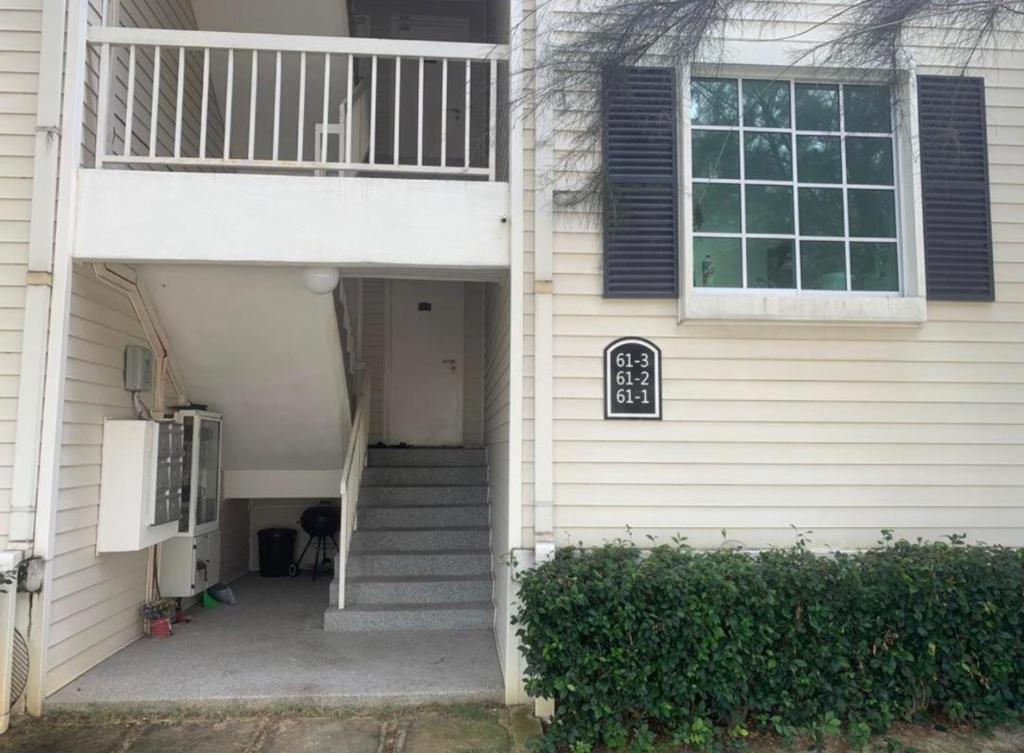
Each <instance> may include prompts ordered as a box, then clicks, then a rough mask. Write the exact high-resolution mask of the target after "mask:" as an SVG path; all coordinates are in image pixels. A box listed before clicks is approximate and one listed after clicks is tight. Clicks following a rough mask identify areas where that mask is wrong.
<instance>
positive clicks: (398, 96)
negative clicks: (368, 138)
mask: <svg viewBox="0 0 1024 753" xmlns="http://www.w3.org/2000/svg"><path fill="white" fill-rule="evenodd" d="M401 111H402V58H399V57H396V58H395V123H394V130H395V151H394V154H393V155H392V156H393V157H394V160H393V161H394V163H395V164H396V165H397V164H398V137H399V135H400V133H401V132H400V130H399V125H400V123H399V115H400V114H401Z"/></svg>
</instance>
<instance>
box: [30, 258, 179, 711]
mask: <svg viewBox="0 0 1024 753" xmlns="http://www.w3.org/2000/svg"><path fill="white" fill-rule="evenodd" d="M127 345H142V346H145V347H150V345H149V343H148V341H147V339H146V336H145V333H144V331H143V329H142V325H141V324H140V323H139V319H138V317H137V316H136V313H135V310H134V308H133V307H132V304H131V301H130V300H129V299H128V297H127V296H125V295H124V294H123V293H121V292H120V291H118V290H115V289H113V288H111V287H109V286H107V285H106V284H104V283H102V282H100V281H99V280H97V279H96V277H95V275H94V274H93V269H92V266H91V265H88V264H76V265H75V268H74V277H73V281H72V289H71V323H70V329H69V344H68V365H67V381H66V387H65V390H66V392H65V405H64V428H63V433H62V445H61V468H60V483H59V487H58V488H59V491H58V496H57V528H56V547H55V550H54V552H55V554H54V560H53V587H52V590H51V593H50V599H51V600H52V602H51V603H52V607H51V613H50V631H49V641H48V652H47V666H48V674H47V682H46V688H47V692H48V693H51V692H54V691H56V690H57V689H58V688H60V687H61V686H63V685H65V684H66V683H68V682H70V681H71V680H73V679H74V678H75V677H77V676H78V675H80V674H81V673H82V672H84V671H86V670H87V669H89V668H90V667H92V666H94V665H95V664H96V663H97V662H99V661H101V660H103V659H105V658H106V657H107V656H109V655H111V654H112V653H114V652H115V651H117V650H119V649H121V648H123V647H124V646H126V645H127V644H129V643H131V642H132V641H133V640H135V639H136V638H138V637H140V636H141V635H142V617H141V615H140V614H139V607H140V605H141V604H142V603H143V601H145V598H146V573H147V557H148V552H147V551H146V550H144V551H141V552H128V553H117V554H103V555H97V554H96V524H97V520H98V515H99V502H100V455H101V450H102V444H103V421H104V419H105V418H131V417H133V416H134V415H135V411H134V409H133V408H132V400H131V395H130V393H128V392H126V391H125V389H124V380H123V369H124V348H125V347H126V346H127ZM172 395H173V392H172V393H169V395H168V397H169V399H173V397H172ZM143 400H144V401H145V402H146V404H147V405H153V395H152V394H148V395H144V396H143Z"/></svg>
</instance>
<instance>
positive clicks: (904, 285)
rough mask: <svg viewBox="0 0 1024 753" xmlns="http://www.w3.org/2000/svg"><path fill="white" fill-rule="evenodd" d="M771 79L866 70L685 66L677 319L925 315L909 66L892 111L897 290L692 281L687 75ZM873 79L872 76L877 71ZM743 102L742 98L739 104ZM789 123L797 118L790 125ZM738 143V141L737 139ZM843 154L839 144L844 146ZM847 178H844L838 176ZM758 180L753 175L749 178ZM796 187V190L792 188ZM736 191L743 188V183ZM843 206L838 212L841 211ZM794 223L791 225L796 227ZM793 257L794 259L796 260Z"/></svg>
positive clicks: (853, 80)
mask: <svg viewBox="0 0 1024 753" xmlns="http://www.w3.org/2000/svg"><path fill="white" fill-rule="evenodd" d="M691 76H693V77H708V78H730V79H743V78H746V79H772V78H776V77H777V78H779V79H780V80H785V81H793V80H795V81H797V82H818V81H820V82H822V83H850V84H859V83H870V82H871V80H872V77H871V76H870V74H866V73H864V72H859V71H858V72H855V73H852V74H851V73H849V72H846V74H845V75H844V72H842V71H836V70H823V69H816V68H796V67H792V68H787V67H781V66H750V65H713V66H707V65H699V64H695V65H694V66H692V67H690V68H687V69H685V70H684V71H683V72H682V75H680V76H679V77H678V81H679V87H680V91H679V96H678V102H679V122H680V123H681V124H682V128H680V129H679V134H680V135H679V138H680V139H681V144H680V146H681V149H682V155H683V159H682V161H681V164H680V166H679V170H680V173H681V175H682V180H681V181H680V191H681V194H680V197H679V205H680V208H681V212H680V218H681V222H682V228H681V229H682V232H681V233H680V239H681V248H680V255H681V256H682V260H681V261H682V263H681V264H680V265H679V269H680V274H681V277H682V279H681V280H680V281H679V282H680V285H679V289H680V290H681V291H682V294H681V295H680V297H679V320H680V321H684V320H698V321H699V320H706V321H811V322H850V323H870V324H920V323H922V322H924V321H925V320H926V318H927V303H926V300H925V280H924V242H923V239H924V233H923V219H922V215H921V175H920V160H919V159H918V154H919V151H918V149H917V143H918V134H917V88H916V85H915V76H914V75H913V71H910V70H908V71H904V72H903V73H902V74H901V76H900V82H899V84H898V85H899V86H900V91H899V92H898V95H899V96H898V99H899V101H900V102H901V106H900V107H899V108H897V111H896V112H894V113H893V136H894V139H893V141H894V152H893V162H894V165H893V172H894V178H895V184H896V186H895V188H896V217H897V233H896V235H897V238H898V242H897V253H898V256H899V267H900V269H899V274H900V292H899V293H893V292H875V291H831V290H781V289H770V288H768V289H765V288H748V289H743V290H741V289H736V288H701V287H696V286H695V285H694V284H693V275H694V265H695V262H694V259H693V245H694V244H693V236H694V233H693V205H692V201H693V185H694V181H693V163H692V155H691V153H690V140H691V134H692V128H691V124H690V79H691ZM875 80H878V79H877V77H875ZM740 106H741V107H742V103H740ZM793 125H794V126H795V124H793ZM740 147H741V149H742V144H741V145H740ZM844 153H845V149H844ZM843 179H844V181H845V179H846V176H845V175H844V176H843ZM755 182H758V181H755ZM795 190H796V189H795V187H794V191H795ZM741 192H742V189H741ZM846 211H847V210H846V208H845V207H844V214H845V212H846ZM797 230H798V229H797V228H794V231H797ZM797 263H799V262H797Z"/></svg>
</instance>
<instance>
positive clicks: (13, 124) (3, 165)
mask: <svg viewBox="0 0 1024 753" xmlns="http://www.w3.org/2000/svg"><path fill="white" fill-rule="evenodd" d="M41 21H42V0H3V2H0V547H3V546H6V544H7V515H8V511H9V510H10V504H11V476H12V465H13V462H14V432H15V422H16V419H17V413H18V384H19V379H18V376H19V373H20V366H21V345H22V328H23V325H24V306H25V270H26V265H27V262H28V244H29V224H30V223H29V219H30V216H31V204H32V172H33V165H32V160H33V156H34V153H35V149H34V141H35V126H36V93H37V90H38V73H39V44H40V28H41Z"/></svg>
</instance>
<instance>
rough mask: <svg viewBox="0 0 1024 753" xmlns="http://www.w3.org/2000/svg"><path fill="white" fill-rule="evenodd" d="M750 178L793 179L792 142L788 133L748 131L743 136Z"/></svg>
mask: <svg viewBox="0 0 1024 753" xmlns="http://www.w3.org/2000/svg"><path fill="white" fill-rule="evenodd" d="M743 140H744V149H745V150H746V154H745V155H744V159H745V167H746V171H747V174H746V177H747V179H749V180H793V156H792V154H791V153H790V152H791V151H792V143H791V140H790V136H789V134H788V133H747V134H745V135H744V137H743Z"/></svg>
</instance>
